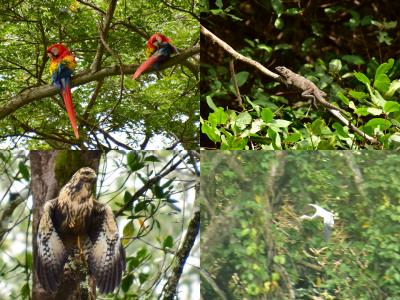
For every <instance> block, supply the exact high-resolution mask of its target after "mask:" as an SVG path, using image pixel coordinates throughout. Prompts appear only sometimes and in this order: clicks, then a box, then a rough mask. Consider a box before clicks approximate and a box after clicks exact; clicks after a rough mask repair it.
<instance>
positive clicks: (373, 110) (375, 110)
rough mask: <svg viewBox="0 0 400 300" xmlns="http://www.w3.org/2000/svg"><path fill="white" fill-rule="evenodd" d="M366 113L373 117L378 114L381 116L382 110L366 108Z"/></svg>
mask: <svg viewBox="0 0 400 300" xmlns="http://www.w3.org/2000/svg"><path fill="white" fill-rule="evenodd" d="M367 111H368V112H369V113H370V114H371V115H374V116H379V115H380V114H382V109H379V108H374V107H368V109H367Z"/></svg>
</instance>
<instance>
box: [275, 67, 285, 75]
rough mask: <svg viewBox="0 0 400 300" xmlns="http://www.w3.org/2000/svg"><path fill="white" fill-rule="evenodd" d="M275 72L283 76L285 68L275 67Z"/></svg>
mask: <svg viewBox="0 0 400 300" xmlns="http://www.w3.org/2000/svg"><path fill="white" fill-rule="evenodd" d="M275 70H277V71H278V72H279V73H280V74H285V73H286V68H285V67H281V66H278V67H275Z"/></svg>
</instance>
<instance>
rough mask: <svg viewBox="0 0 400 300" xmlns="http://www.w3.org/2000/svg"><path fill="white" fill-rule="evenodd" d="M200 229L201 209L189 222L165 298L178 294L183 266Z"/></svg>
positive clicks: (167, 285) (167, 299)
mask: <svg viewBox="0 0 400 300" xmlns="http://www.w3.org/2000/svg"><path fill="white" fill-rule="evenodd" d="M199 231H200V211H199V210H198V211H196V212H195V213H194V216H193V218H192V220H191V221H190V223H189V226H188V230H187V232H186V236H185V239H184V241H183V244H182V246H181V247H180V248H179V250H178V252H177V253H176V262H175V267H174V268H173V270H172V274H171V276H170V277H169V278H168V281H167V283H166V285H165V289H164V298H163V299H164V300H172V299H174V297H175V296H176V288H177V286H178V283H179V279H180V278H181V275H182V271H183V267H184V266H185V263H186V259H187V258H188V256H189V254H190V251H191V250H192V247H193V245H194V241H195V240H196V237H197V235H198V234H199Z"/></svg>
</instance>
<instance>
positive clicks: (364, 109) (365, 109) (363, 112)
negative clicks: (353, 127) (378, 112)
mask: <svg viewBox="0 0 400 300" xmlns="http://www.w3.org/2000/svg"><path fill="white" fill-rule="evenodd" d="M354 112H355V113H356V114H357V115H359V116H368V115H369V112H368V107H360V108H357V109H356V110H355V111H354Z"/></svg>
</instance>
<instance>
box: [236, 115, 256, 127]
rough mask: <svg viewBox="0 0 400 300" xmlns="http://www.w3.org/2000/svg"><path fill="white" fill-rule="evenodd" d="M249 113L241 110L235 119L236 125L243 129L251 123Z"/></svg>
mask: <svg viewBox="0 0 400 300" xmlns="http://www.w3.org/2000/svg"><path fill="white" fill-rule="evenodd" d="M251 120H252V118H251V115H250V114H249V113H248V112H247V111H245V112H241V113H240V114H239V116H238V117H237V119H236V122H235V124H236V126H237V127H239V128H240V129H244V128H246V126H247V125H249V124H250V123H251Z"/></svg>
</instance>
